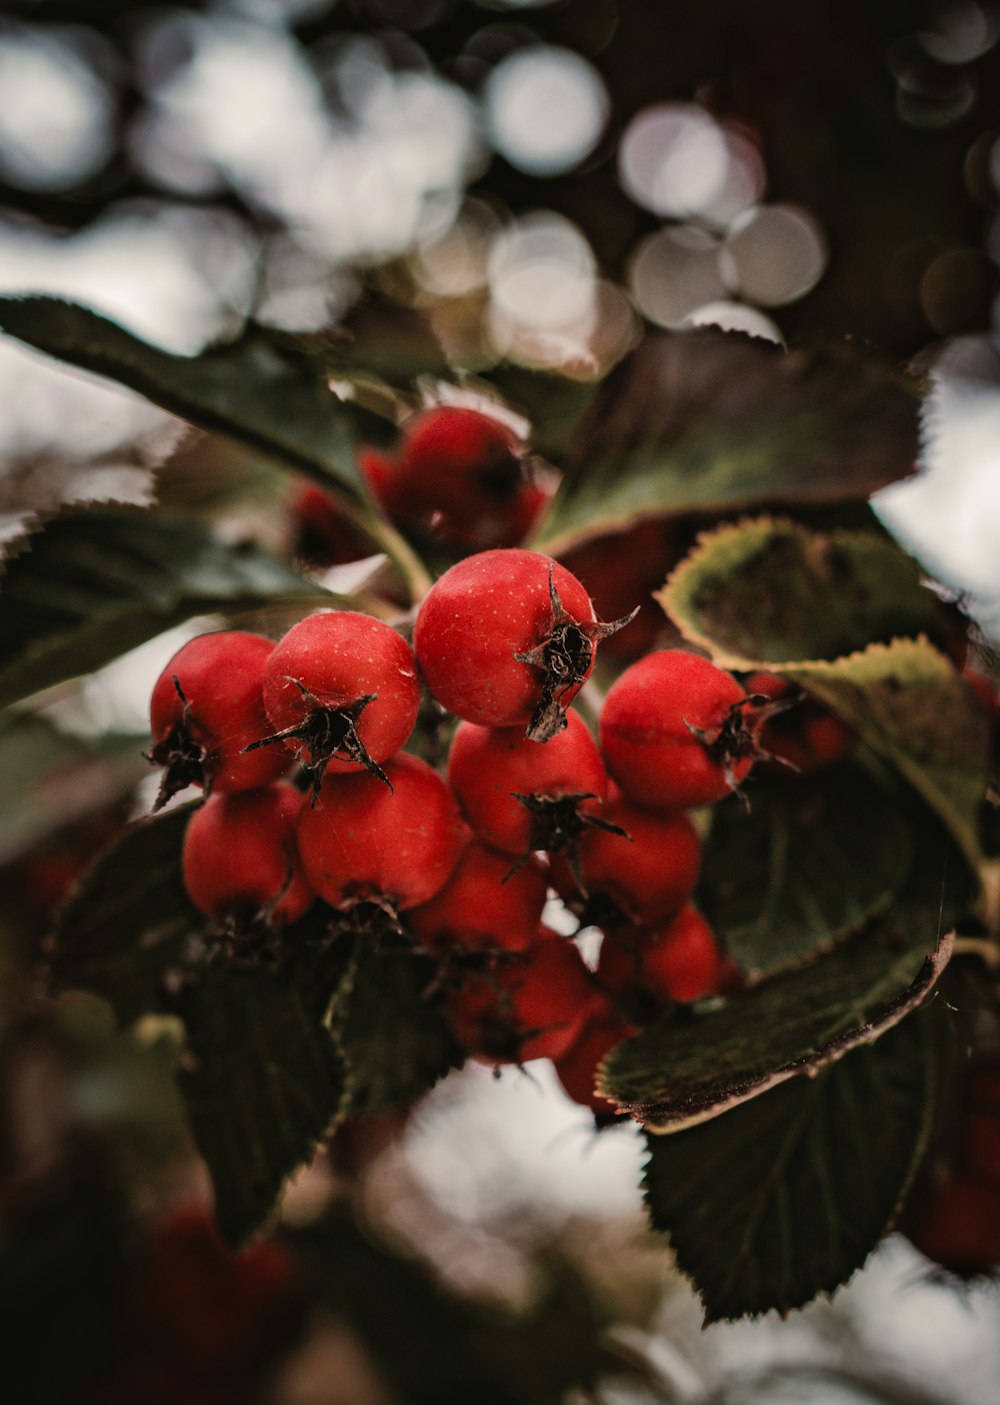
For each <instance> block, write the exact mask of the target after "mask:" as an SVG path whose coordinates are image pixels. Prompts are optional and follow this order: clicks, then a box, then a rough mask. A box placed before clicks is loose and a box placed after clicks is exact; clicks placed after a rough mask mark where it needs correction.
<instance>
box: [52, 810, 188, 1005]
mask: <svg viewBox="0 0 1000 1405" xmlns="http://www.w3.org/2000/svg"><path fill="white" fill-rule="evenodd" d="M193 808H194V806H193V805H183V806H179V807H178V808H177V809H173V810H168V811H167V812H166V813H165V814H163V815H159V816H157V817H156V818H154V819H149V820H142V821H141V822H140V823H139V824H136V825H133V826H132V828H131V829H130V830H128V831H127V832H126V834H125V836H124V838H122V839H121V840H119V841H118V843H117V844H115V845H114V847H113V848H111V849H109V850H108V852H107V853H106V854H104V855H102V857H101V858H99V859H98V860H97V862H96V864H94V866H93V867H92V868H91V869H90V871H89V872H88V873H87V874H86V875H85V877H84V878H83V881H82V882H81V883H80V884H79V886H78V887H77V888H76V889H75V890H74V892H73V894H72V895H71V897H70V899H69V901H68V902H67V903H66V905H65V906H64V907H63V909H62V912H61V913H60V915H59V919H58V923H57V925H56V931H55V938H54V946H53V953H52V959H51V963H50V968H49V981H50V984H51V986H52V988H53V990H56V991H60V990H89V991H93V992H94V994H95V995H100V996H103V997H104V999H105V1000H107V1001H109V1002H110V1004H111V1005H112V1007H113V1008H114V1011H115V1014H116V1015H117V1016H118V1019H119V1021H120V1023H121V1024H130V1023H131V1022H132V1021H133V1020H137V1019H138V1018H139V1017H140V1016H141V1015H144V1014H147V1013H149V1012H151V1011H157V1010H161V1009H162V1002H163V996H162V988H161V983H162V980H163V977H164V975H165V974H166V972H167V971H169V970H170V969H171V968H172V967H174V966H176V964H177V962H178V960H179V959H180V957H181V955H182V952H183V949H184V946H185V941H186V938H187V937H188V935H189V934H190V933H192V932H197V931H199V930H200V929H201V928H202V926H203V924H204V918H203V917H202V915H201V913H200V912H198V910H197V909H196V908H195V907H194V906H193V904H192V903H191V902H190V900H189V899H188V896H187V894H186V893H185V891H184V884H183V881H182V879H181V845H182V843H183V840H184V831H185V829H186V828H187V822H188V818H189V816H190V814H191V811H192V809H193Z"/></svg>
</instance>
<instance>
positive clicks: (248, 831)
mask: <svg viewBox="0 0 1000 1405" xmlns="http://www.w3.org/2000/svg"><path fill="white" fill-rule="evenodd" d="M303 801H304V797H303V795H302V794H301V792H300V791H297V790H296V789H295V788H294V786H290V785H286V784H284V783H283V782H279V783H278V784H277V785H272V786H268V787H267V788H266V789H263V790H243V791H239V792H237V793H235V794H230V795H221V794H220V795H212V796H210V797H209V799H208V800H206V801H205V803H204V805H202V807H201V808H200V809H199V810H196V811H195V812H194V814H193V815H192V816H191V819H190V821H189V822H188V827H187V830H186V831H185V834H184V849H183V856H182V865H183V873H184V886H185V888H186V889H187V892H188V896H189V897H190V899H191V901H192V902H193V903H194V904H195V906H196V907H199V908H201V910H202V912H204V913H207V914H208V916H209V917H214V918H216V919H217V920H218V921H226V920H231V921H234V922H236V923H237V924H238V925H240V926H243V927H245V926H249V925H250V924H251V923H254V922H257V921H263V922H266V923H267V924H268V925H271V926H278V925H280V924H282V923H286V922H295V921H297V920H298V919H299V918H300V917H302V916H303V915H304V914H305V913H306V912H307V911H308V910H309V908H310V907H311V906H312V902H313V898H314V896H315V894H314V892H313V889H312V888H311V887H310V886H309V884H308V883H307V882H306V881H305V879H304V878H303V876H302V872H301V868H300V865H299V859H298V850H297V848H296V843H295V826H296V822H297V820H298V817H299V812H300V811H301V809H302V806H303Z"/></svg>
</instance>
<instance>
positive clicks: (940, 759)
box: [775, 639, 990, 862]
mask: <svg viewBox="0 0 1000 1405" xmlns="http://www.w3.org/2000/svg"><path fill="white" fill-rule="evenodd" d="M775 672H778V673H782V674H784V676H785V677H787V678H790V679H791V680H792V681H793V682H795V683H800V684H801V685H802V687H804V688H806V689H808V691H809V692H810V693H812V694H814V696H816V697H817V698H819V699H820V701H821V702H824V703H825V704H826V705H827V706H828V707H829V708H830V709H831V710H832V711H833V712H836V713H838V714H839V716H841V717H842V718H843V719H844V721H845V722H847V723H848V725H849V726H851V727H852V728H853V729H854V730H855V731H856V732H857V733H858V735H859V736H861V737H863V738H864V740H865V741H866V742H867V743H868V745H869V746H871V747H872V748H873V750H875V751H876V752H877V753H878V754H879V755H880V756H881V757H883V758H884V759H885V760H886V761H888V762H889V764H890V765H891V766H893V767H894V768H895V770H896V771H897V772H898V773H899V774H900V775H901V776H902V777H903V778H904V779H905V780H906V781H908V782H909V784H910V785H912V786H913V788H914V790H916V791H917V793H918V794H919V795H921V796H922V797H923V798H924V800H925V801H926V802H927V804H928V805H930V807H931V808H932V809H933V810H934V812H935V813H936V814H937V815H938V817H939V818H940V819H941V820H942V821H943V822H944V823H945V824H946V825H947V826H948V828H949V829H950V831H951V833H952V835H953V836H954V837H955V839H956V840H957V841H958V842H959V844H961V845H962V847H963V849H964V850H965V853H966V855H967V856H968V857H969V858H970V859H971V860H972V861H973V862H975V861H976V858H977V855H978V834H977V828H978V816H979V808H980V805H981V804H982V801H983V797H984V795H985V793H986V785H987V778H988V775H989V754H990V727H989V722H988V720H987V717H986V714H985V712H984V710H983V708H982V707H980V705H979V703H978V701H977V699H976V698H975V696H974V694H973V692H972V690H971V688H969V687H968V685H967V684H966V683H965V681H964V680H963V679H962V677H961V676H960V675H959V673H958V671H957V669H955V668H954V667H953V666H952V664H951V662H950V661H949V660H948V659H947V658H945V657H944V655H943V654H939V653H938V651H937V650H936V649H934V648H932V647H931V645H930V644H928V643H927V641H926V640H924V639H900V640H897V641H896V642H895V643H893V644H890V645H888V646H886V645H883V644H872V645H871V646H870V647H869V648H867V649H865V650H864V652H863V653H859V654H852V655H851V656H850V657H848V658H844V659H838V660H836V661H835V662H831V663H824V662H823V661H822V660H820V661H817V662H815V663H812V662H808V663H801V664H790V665H788V666H787V667H779V668H777V669H776V670H775Z"/></svg>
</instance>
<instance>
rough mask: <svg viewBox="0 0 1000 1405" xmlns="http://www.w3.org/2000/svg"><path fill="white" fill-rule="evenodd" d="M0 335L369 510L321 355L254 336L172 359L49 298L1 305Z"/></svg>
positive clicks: (345, 419) (342, 410) (346, 413)
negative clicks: (319, 481)
mask: <svg viewBox="0 0 1000 1405" xmlns="http://www.w3.org/2000/svg"><path fill="white" fill-rule="evenodd" d="M0 330H3V331H5V332H7V333H8V334H9V335H10V336H12V337H17V338H18V340H19V341H24V342H27V343H28V344H29V346H33V347H35V348H37V350H39V351H44V352H47V353H48V354H49V355H50V356H57V357H59V358H60V359H61V360H63V361H68V362H70V363H71V364H72V365H74V366H80V367H82V368H83V369H84V370H87V371H95V372H97V374H98V375H102V376H108V377H110V378H111V379H112V380H116V381H119V382H120V383H121V384H122V385H127V386H128V387H129V388H130V389H131V390H137V391H138V392H139V393H140V395H145V396H146V397H147V399H149V400H152V401H153V403H154V404H156V405H162V406H163V408H164V409H166V410H170V411H172V412H173V413H174V414H176V415H181V416H182V417H183V418H184V419H186V420H190V421H191V423H192V424H196V425H199V426H200V427H201V428H202V429H209V430H215V431H217V432H218V433H220V434H226V435H228V436H229V437H230V438H233V439H239V440H241V441H242V442H243V443H245V444H248V445H250V446H251V447H252V448H254V449H257V450H259V451H262V452H264V453H266V454H268V455H270V456H272V457H273V458H276V459H279V460H281V461H282V462H283V463H285V464H289V465H291V466H293V467H295V468H298V469H302V470H304V471H306V472H311V473H313V474H319V475H322V476H324V477H327V478H330V479H332V480H333V481H334V482H335V483H336V485H337V487H338V488H339V489H341V490H342V491H343V492H345V493H347V494H349V495H350V496H351V497H352V498H353V499H354V500H355V501H356V502H358V503H363V502H365V501H366V493H365V489H364V486H363V483H362V479H361V476H360V474H359V473H358V470H357V466H356V464H355V459H354V432H353V423H354V421H355V420H356V417H357V411H356V410H355V409H353V408H352V407H349V406H347V405H344V404H342V403H341V402H340V401H338V400H337V398H336V397H335V396H334V395H333V394H332V392H331V391H330V389H329V387H328V385H327V382H326V375H325V372H324V367H323V362H322V359H321V358H320V357H318V356H316V355H312V356H309V355H306V354H304V353H303V352H302V351H299V350H296V349H295V348H294V347H292V346H287V345H283V344H281V343H279V341H278V340H277V339H276V338H275V337H273V336H268V335H267V334H266V333H265V332H263V331H261V330H260V329H250V330H249V331H248V332H247V333H246V334H245V335H244V336H243V337H242V338H241V339H240V340H239V341H236V342H233V343H231V344H230V345H227V346H219V347H214V348H211V349H209V350H208V351H205V352H202V354H201V355H200V356H174V355H172V354H171V353H170V352H167V351H163V350H162V349H161V348H160V347H156V346H151V345H150V344H149V343H148V342H144V341H141V340H140V339H139V338H138V337H135V336H133V335H132V333H131V332H127V331H125V329H124V328H123V327H120V326H118V324H117V323H115V322H112V321H110V320H109V319H108V318H106V317H101V316H99V315H98V314H97V313H96V312H91V311H90V310H89V309H88V308H85V307H79V306H78V305H77V304H75V303H71V302H64V301H62V300H61V299H59V298H50V297H24V298H15V297H4V298H0Z"/></svg>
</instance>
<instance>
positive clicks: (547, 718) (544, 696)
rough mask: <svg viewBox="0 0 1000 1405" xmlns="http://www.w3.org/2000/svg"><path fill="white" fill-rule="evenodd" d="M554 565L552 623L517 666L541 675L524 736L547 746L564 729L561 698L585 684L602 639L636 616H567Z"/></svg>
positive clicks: (551, 568)
mask: <svg viewBox="0 0 1000 1405" xmlns="http://www.w3.org/2000/svg"><path fill="white" fill-rule="evenodd" d="M554 574H555V562H552V563H551V564H550V566H549V603H550V605H551V607H552V619H551V621H550V622H549V628H548V633H547V634H546V635H545V637H544V638H543V639H542V640H541V641H540V642H539V643H538V644H536V645H535V646H534V648H532V649H528V650H526V651H525V652H523V653H516V654H515V655H514V658H515V659H516V660H517V662H518V663H526V664H530V665H531V667H532V668H537V669H538V670H539V672H540V673H541V675H542V686H541V692H540V693H539V695H538V702H537V703H536V704H535V710H534V712H533V713H532V715H531V721H530V722H529V723H528V727H527V731H526V732H525V734H524V735H525V736H526V737H527V738H528V740H529V741H533V742H547V741H550V740H551V739H552V738H553V737H554V736H556V734H557V733H558V732H561V731H562V730H563V728H564V727H565V726H566V709H565V706H564V704H563V698H564V697H565V696H566V695H567V694H568V693H570V691H571V690H572V692H573V693H575V692H576V691H577V689H578V688H579V687H580V686H581V685H582V684H583V683H585V682H586V680H587V678H588V677H589V675H590V671H591V669H592V668H593V666H594V651H595V649H596V647H597V645H598V643H599V642H600V640H602V639H607V638H608V637H609V636H610V635H612V634H617V633H618V631H619V630H620V629H624V628H625V626H626V625H627V624H629V623H630V621H632V620H634V619H635V617H636V615H637V614H638V613H639V606H638V605H636V607H635V609H634V610H632V611H631V612H630V613H629V614H627V615H625V616H623V617H622V618H621V619H620V620H612V621H608V620H576V619H574V618H573V616H572V615H570V614H568V613H567V611H566V610H565V608H564V607H563V603H562V601H561V600H560V598H559V591H558V590H557V589H556V584H555V579H554Z"/></svg>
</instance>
